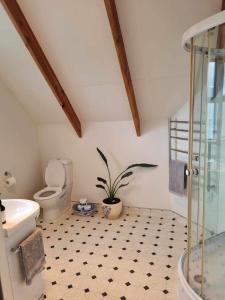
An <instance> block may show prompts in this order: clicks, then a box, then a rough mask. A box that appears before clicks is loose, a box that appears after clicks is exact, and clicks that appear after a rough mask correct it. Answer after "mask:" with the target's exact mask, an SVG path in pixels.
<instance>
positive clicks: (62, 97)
mask: <svg viewBox="0 0 225 300" xmlns="http://www.w3.org/2000/svg"><path fill="white" fill-rule="evenodd" d="M0 1H1V3H2V5H3V7H4V8H5V10H6V12H7V13H8V15H9V17H10V19H11V20H12V22H13V24H14V26H15V28H16V29H17V31H18V33H19V34H20V36H21V38H22V40H23V42H24V44H25V45H26V47H27V49H28V50H29V52H30V54H31V55H32V57H33V59H34V61H35V62H36V64H37V65H38V67H39V69H40V71H41V73H42V74H43V76H44V78H45V80H46V81H47V83H48V85H49V87H50V88H51V90H52V92H53V93H54V95H55V97H56V99H57V100H58V102H59V104H60V105H61V107H62V109H63V110H64V112H65V114H66V116H67V118H68V119H69V121H70V123H71V124H72V126H73V128H74V129H75V130H76V132H77V134H78V136H79V137H81V136H82V131H81V123H80V120H79V118H78V117H77V115H76V113H75V111H74V109H73V107H72V105H71V103H70V101H69V99H68V97H67V95H66V93H65V91H64V90H63V88H62V86H61V84H60V82H59V80H58V78H57V76H56V74H55V72H54V71H53V69H52V67H51V65H50V63H49V61H48V59H47V57H46V56H45V54H44V51H43V50H42V48H41V46H40V44H39V43H38V40H37V39H36V37H35V35H34V33H33V31H32V29H31V27H30V25H29V24H28V22H27V20H26V18H25V16H24V14H23V12H22V10H21V8H20V7H19V5H18V3H17V1H16V0H0Z"/></svg>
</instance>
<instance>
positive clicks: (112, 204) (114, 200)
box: [96, 148, 157, 219]
mask: <svg viewBox="0 0 225 300" xmlns="http://www.w3.org/2000/svg"><path fill="white" fill-rule="evenodd" d="M97 151H98V153H99V155H100V156H101V158H102V160H103V161H104V163H105V165H106V168H107V172H108V180H106V179H105V178H102V177H97V181H98V182H97V184H96V187H97V188H100V189H103V190H104V191H105V193H106V195H107V197H106V198H105V199H104V200H103V201H102V209H103V213H104V216H105V217H107V218H109V219H116V218H118V217H119V215H120V213H121V211H122V201H121V199H120V198H118V197H117V194H118V192H119V190H120V189H122V188H123V187H125V186H127V185H128V184H129V182H128V181H126V182H125V180H127V179H128V178H129V177H130V176H131V175H132V174H133V173H134V171H133V170H134V168H138V167H140V168H154V167H157V165H153V164H147V163H140V164H132V165H130V166H128V167H127V168H126V169H125V170H124V171H123V172H121V173H120V174H119V175H118V176H117V177H116V179H115V180H114V181H113V180H112V177H111V173H110V169H109V165H108V161H107V159H106V157H105V155H104V154H103V153H102V151H101V150H100V149H99V148H97Z"/></svg>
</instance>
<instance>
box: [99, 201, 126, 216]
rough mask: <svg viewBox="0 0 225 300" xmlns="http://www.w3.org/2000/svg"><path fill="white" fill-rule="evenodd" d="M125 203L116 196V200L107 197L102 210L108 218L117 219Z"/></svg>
mask: <svg viewBox="0 0 225 300" xmlns="http://www.w3.org/2000/svg"><path fill="white" fill-rule="evenodd" d="M122 208H123V204H122V201H121V200H120V199H119V198H114V202H112V201H111V199H109V198H106V199H104V200H103V201H102V211H103V214H104V216H105V217H106V218H108V219H111V220H113V219H117V218H118V217H119V216H120V214H121V211H122Z"/></svg>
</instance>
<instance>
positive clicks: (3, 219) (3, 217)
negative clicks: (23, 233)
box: [0, 199, 6, 224]
mask: <svg viewBox="0 0 225 300" xmlns="http://www.w3.org/2000/svg"><path fill="white" fill-rule="evenodd" d="M0 213H1V216H2V224H5V223H6V219H5V206H4V205H3V204H2V200H1V199H0Z"/></svg>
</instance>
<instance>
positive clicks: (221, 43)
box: [217, 0, 225, 49]
mask: <svg viewBox="0 0 225 300" xmlns="http://www.w3.org/2000/svg"><path fill="white" fill-rule="evenodd" d="M223 10H225V0H222V3H221V11H223ZM217 48H218V49H223V48H225V25H224V24H222V25H220V26H219V30H218V36H217Z"/></svg>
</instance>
